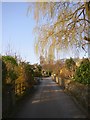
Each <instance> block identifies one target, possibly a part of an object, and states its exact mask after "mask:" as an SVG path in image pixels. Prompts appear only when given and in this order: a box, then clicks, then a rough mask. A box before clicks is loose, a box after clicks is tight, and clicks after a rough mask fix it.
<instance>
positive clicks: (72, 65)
mask: <svg viewBox="0 0 90 120" xmlns="http://www.w3.org/2000/svg"><path fill="white" fill-rule="evenodd" d="M65 66H66V68H68V69H69V70H75V66H76V63H75V62H74V60H73V58H70V59H66V61H65Z"/></svg>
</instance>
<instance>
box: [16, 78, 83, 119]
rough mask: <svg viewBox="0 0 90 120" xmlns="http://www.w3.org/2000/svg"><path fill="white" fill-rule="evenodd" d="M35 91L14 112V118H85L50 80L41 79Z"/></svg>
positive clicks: (68, 97) (69, 98) (67, 96)
mask: <svg viewBox="0 0 90 120" xmlns="http://www.w3.org/2000/svg"><path fill="white" fill-rule="evenodd" d="M35 89H36V92H35V93H34V94H33V96H32V97H28V100H27V101H25V102H23V104H22V107H20V108H19V109H17V110H16V111H17V112H16V113H15V115H14V117H15V118H85V115H84V113H83V112H82V111H81V110H80V109H79V108H78V107H77V105H76V104H75V102H74V101H73V100H72V99H71V97H70V96H69V95H67V94H66V93H65V92H64V91H63V89H62V88H60V86H58V85H57V84H56V83H55V82H54V81H52V80H51V79H50V78H45V79H43V80H42V81H41V84H40V85H38V86H37V87H36V88H35Z"/></svg>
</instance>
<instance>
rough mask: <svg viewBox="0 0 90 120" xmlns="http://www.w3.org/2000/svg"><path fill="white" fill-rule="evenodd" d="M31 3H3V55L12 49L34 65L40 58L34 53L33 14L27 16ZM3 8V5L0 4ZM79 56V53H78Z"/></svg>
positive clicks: (61, 55) (70, 54) (80, 55)
mask: <svg viewBox="0 0 90 120" xmlns="http://www.w3.org/2000/svg"><path fill="white" fill-rule="evenodd" d="M29 4H30V3H25V2H3V3H2V11H1V13H2V15H1V14H0V18H1V17H2V19H0V20H2V21H0V24H1V23H2V30H0V33H2V38H1V35H0V39H2V41H3V42H2V46H1V45H0V51H1V47H2V53H3V54H5V53H6V52H8V50H9V46H10V49H11V50H12V52H13V53H17V54H18V55H20V56H21V57H22V59H23V60H26V61H28V62H30V63H31V64H33V63H39V57H38V56H36V54H35V51H34V43H35V37H34V33H33V28H34V27H35V25H36V22H35V21H34V16H33V13H30V14H29V16H27V9H28V6H29ZM0 7H1V4H0ZM84 54H85V53H84V51H82V52H81V53H80V54H79V57H82V56H83V55H84ZM76 55H77V56H78V52H77V53H76ZM74 56H75V53H74V52H73V51H72V50H69V51H67V53H66V52H65V51H64V53H63V52H62V53H60V54H59V58H66V57H74ZM56 58H57V57H56Z"/></svg>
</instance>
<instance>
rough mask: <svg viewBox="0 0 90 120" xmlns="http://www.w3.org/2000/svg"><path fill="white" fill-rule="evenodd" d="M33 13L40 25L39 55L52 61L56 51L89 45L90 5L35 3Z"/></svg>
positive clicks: (86, 3)
mask: <svg viewBox="0 0 90 120" xmlns="http://www.w3.org/2000/svg"><path fill="white" fill-rule="evenodd" d="M30 9H33V12H34V18H35V20H36V22H37V25H36V27H35V31H34V32H35V33H36V43H35V49H36V51H37V53H38V54H40V55H43V56H45V57H48V56H49V57H50V56H51V58H52V59H53V58H54V56H55V50H57V51H60V50H63V49H64V50H67V49H68V48H69V47H71V46H73V45H74V46H76V48H77V47H82V48H83V49H84V46H85V45H86V44H89V43H90V38H89V34H88V33H89V29H90V2H35V3H31V4H30V7H29V10H30Z"/></svg>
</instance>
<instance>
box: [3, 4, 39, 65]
mask: <svg viewBox="0 0 90 120" xmlns="http://www.w3.org/2000/svg"><path fill="white" fill-rule="evenodd" d="M28 6H29V3H25V2H24V3H23V2H20V3H19V2H15V3H14V2H12V3H10V2H7V3H5V2H4V3H2V36H3V37H2V40H3V44H2V46H3V47H2V51H3V53H6V52H7V51H8V49H9V46H10V49H11V50H12V52H16V53H17V54H19V55H20V56H21V57H22V58H23V59H24V60H26V61H29V62H30V63H31V64H33V63H37V62H39V58H38V57H37V56H36V54H35V51H34V42H35V38H34V33H33V28H34V27H35V21H34V19H33V14H32V13H30V14H29V16H27V9H28Z"/></svg>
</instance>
